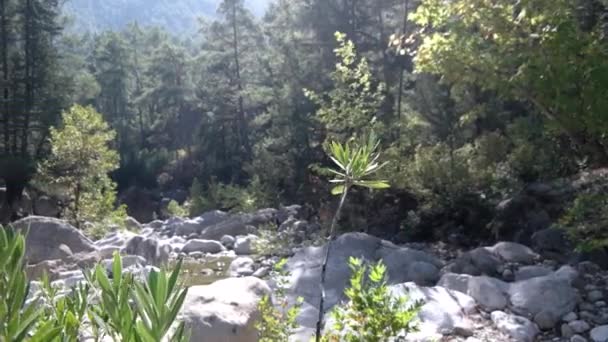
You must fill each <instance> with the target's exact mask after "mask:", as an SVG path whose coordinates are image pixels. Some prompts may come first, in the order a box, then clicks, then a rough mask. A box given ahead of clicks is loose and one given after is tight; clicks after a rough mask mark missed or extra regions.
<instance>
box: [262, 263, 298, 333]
mask: <svg viewBox="0 0 608 342" xmlns="http://www.w3.org/2000/svg"><path fill="white" fill-rule="evenodd" d="M286 262H287V259H282V260H281V261H279V262H278V263H277V264H276V265H275V266H274V270H273V272H272V273H271V278H272V279H274V280H275V281H276V282H277V284H276V289H275V293H274V299H275V301H277V306H275V305H274V304H273V302H272V298H271V296H269V295H267V296H264V297H263V298H262V300H261V301H260V303H259V304H258V309H259V310H260V320H259V321H258V322H257V323H256V325H255V327H256V329H257V330H258V337H259V341H260V342H279V341H288V340H289V336H291V335H292V333H293V331H294V329H295V328H297V326H298V324H297V322H296V318H297V317H298V314H299V313H300V309H301V307H302V298H297V299H296V302H295V303H294V304H293V305H291V307H290V306H289V302H288V300H287V298H286V294H285V288H286V286H287V277H288V275H289V273H288V272H287V271H286V270H285V269H284V267H285V263H286Z"/></svg>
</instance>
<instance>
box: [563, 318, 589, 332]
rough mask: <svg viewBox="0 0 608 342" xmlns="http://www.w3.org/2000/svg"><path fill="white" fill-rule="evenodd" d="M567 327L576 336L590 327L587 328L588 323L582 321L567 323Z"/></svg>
mask: <svg viewBox="0 0 608 342" xmlns="http://www.w3.org/2000/svg"><path fill="white" fill-rule="evenodd" d="M568 325H569V326H570V328H572V331H574V332H575V333H577V334H582V333H584V332H585V331H587V330H589V329H591V326H589V323H587V322H585V321H583V320H576V321H572V322H570V323H568Z"/></svg>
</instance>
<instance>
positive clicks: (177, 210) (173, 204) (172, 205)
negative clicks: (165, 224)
mask: <svg viewBox="0 0 608 342" xmlns="http://www.w3.org/2000/svg"><path fill="white" fill-rule="evenodd" d="M167 212H168V213H169V215H171V216H174V217H188V209H186V208H184V207H182V206H181V205H179V203H177V201H176V200H171V201H170V202H169V204H168V205H167Z"/></svg>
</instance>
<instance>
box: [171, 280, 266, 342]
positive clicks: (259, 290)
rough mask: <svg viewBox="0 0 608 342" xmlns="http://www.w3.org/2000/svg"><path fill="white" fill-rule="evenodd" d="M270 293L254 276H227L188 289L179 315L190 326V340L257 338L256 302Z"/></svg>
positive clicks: (245, 341) (251, 340) (233, 341)
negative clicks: (205, 284)
mask: <svg viewBox="0 0 608 342" xmlns="http://www.w3.org/2000/svg"><path fill="white" fill-rule="evenodd" d="M269 294H270V288H269V287H268V285H267V284H266V283H265V282H264V281H262V280H260V279H258V278H254V277H245V278H227V279H223V280H219V281H216V282H215V283H213V284H211V285H207V286H193V287H190V288H189V289H188V294H187V296H186V299H185V301H184V305H183V306H182V309H181V310H180V313H179V315H178V319H179V320H182V321H183V322H185V324H186V328H187V329H189V330H190V341H205V342H227V341H230V342H256V341H258V335H257V329H256V328H255V323H256V321H257V319H258V316H259V311H258V303H259V301H260V300H261V299H262V297H264V296H266V295H269Z"/></svg>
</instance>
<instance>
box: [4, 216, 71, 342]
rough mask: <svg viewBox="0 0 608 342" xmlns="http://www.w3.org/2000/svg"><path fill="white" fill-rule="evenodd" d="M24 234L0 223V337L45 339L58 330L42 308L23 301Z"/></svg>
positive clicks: (42, 341) (31, 341)
mask: <svg viewBox="0 0 608 342" xmlns="http://www.w3.org/2000/svg"><path fill="white" fill-rule="evenodd" d="M24 256H25V238H24V237H23V235H22V234H19V233H16V232H15V231H13V229H12V228H2V227H1V226H0V341H11V342H21V341H29V342H46V341H51V340H53V339H54V338H55V337H56V336H58V335H59V333H60V328H58V327H56V326H55V325H54V324H53V321H51V320H45V317H44V315H43V314H44V310H43V309H42V308H39V307H37V305H35V304H33V305H27V306H26V305H25V300H26V297H27V294H28V292H29V283H28V281H27V277H26V274H25V269H24V268H25V260H24Z"/></svg>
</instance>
